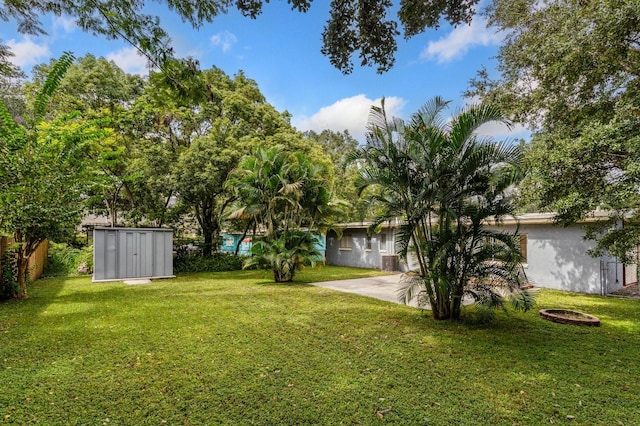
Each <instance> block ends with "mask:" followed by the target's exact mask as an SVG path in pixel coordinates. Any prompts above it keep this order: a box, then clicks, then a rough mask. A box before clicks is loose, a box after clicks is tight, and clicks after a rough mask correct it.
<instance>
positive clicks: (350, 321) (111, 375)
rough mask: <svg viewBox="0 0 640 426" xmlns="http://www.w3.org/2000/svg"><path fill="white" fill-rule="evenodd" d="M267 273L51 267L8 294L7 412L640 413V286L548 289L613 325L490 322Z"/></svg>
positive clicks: (303, 276) (73, 418)
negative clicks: (625, 293)
mask: <svg viewBox="0 0 640 426" xmlns="http://www.w3.org/2000/svg"><path fill="white" fill-rule="evenodd" d="M371 273H375V271H366V270H357V269H356V270H354V269H349V268H335V267H323V268H321V269H307V270H305V271H303V272H302V273H300V275H299V277H298V279H299V282H302V283H304V282H313V281H316V280H323V279H328V280H333V279H336V278H337V277H341V278H353V277H354V275H357V274H364V275H366V274H371ZM269 279H270V273H269V272H263V271H240V272H232V273H209V274H189V275H184V276H180V277H179V278H178V279H174V280H158V281H154V282H153V283H152V284H149V285H139V286H127V285H124V284H122V283H100V284H92V283H91V282H90V280H89V279H88V278H66V279H63V278H54V279H48V280H43V281H40V282H37V283H36V284H35V285H34V286H33V287H32V289H30V295H31V298H30V299H28V300H25V301H12V302H9V303H4V304H0V423H7V424H11V423H14V424H29V423H31V424H83V425H85V424H130V425H144V424H163V423H165V422H166V424H190V425H194V424H331V425H334V424H379V423H388V424H424V425H449V424H460V425H477V424H489V423H494V424H510V425H511V424H516V425H538V424H543V423H544V424H549V423H554V424H558V423H567V422H569V420H568V419H567V416H573V417H574V420H573V421H572V422H571V423H573V424H584V425H598V424H602V425H611V424H614V425H615V424H624V425H631V424H640V396H639V395H640V384H639V383H638V379H637V378H638V377H639V376H640V367H639V362H638V361H639V360H638V354H639V351H638V348H640V305H639V304H638V301H629V300H620V299H614V298H602V297H596V296H585V295H576V294H570V293H563V292H557V291H541V292H540V294H539V298H538V307H537V308H538V309H543V308H570V309H577V310H581V311H584V312H588V313H590V314H593V315H596V316H598V317H599V318H600V319H601V321H602V324H603V325H602V327H600V328H582V327H575V326H567V325H561V324H555V323H551V322H548V321H543V320H541V319H540V318H539V317H538V314H537V309H536V310H535V312H529V313H517V312H512V311H510V312H507V313H499V314H498V315H497V317H496V319H495V321H494V322H493V323H492V324H490V325H488V326H487V325H480V324H474V323H473V322H470V321H466V322H465V321H463V322H458V323H451V322H435V321H433V320H432V319H431V318H430V317H429V315H428V314H426V315H425V314H421V313H420V311H418V310H415V309H413V308H409V307H405V306H400V305H395V304H392V303H387V302H383V301H378V300H374V299H370V298H366V297H361V296H357V295H353V294H347V293H340V292H335V291H331V290H328V289H324V288H319V287H313V286H308V285H305V284H300V283H293V284H289V285H276V284H273V283H270V282H269ZM378 412H380V414H378Z"/></svg>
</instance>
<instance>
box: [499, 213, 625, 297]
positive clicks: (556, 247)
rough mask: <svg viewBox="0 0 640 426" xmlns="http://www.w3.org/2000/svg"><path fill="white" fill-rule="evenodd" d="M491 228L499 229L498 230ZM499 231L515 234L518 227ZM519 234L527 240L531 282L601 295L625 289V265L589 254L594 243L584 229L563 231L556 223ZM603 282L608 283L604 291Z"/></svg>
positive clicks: (522, 226)
mask: <svg viewBox="0 0 640 426" xmlns="http://www.w3.org/2000/svg"><path fill="white" fill-rule="evenodd" d="M491 228H493V229H496V227H495V226H492V227H491ZM498 229H504V230H508V231H513V230H515V225H505V226H502V227H500V228H498ZM518 233H519V234H524V235H526V236H527V262H526V263H525V264H524V269H525V273H526V274H527V279H528V280H529V281H530V282H531V283H532V284H534V285H535V286H538V287H545V288H553V289H557V290H568V291H574V292H579V293H592V294H601V293H602V292H603V291H605V290H606V291H609V292H610V291H614V290H615V289H617V288H619V287H621V286H622V284H623V283H622V265H620V264H617V263H616V262H615V259H611V258H602V259H600V258H594V257H591V256H589V255H588V254H587V251H588V250H589V249H591V248H593V246H594V243H593V241H587V240H585V239H584V230H583V229H582V227H581V226H578V225H576V226H569V227H566V228H565V227H559V226H555V225H553V224H552V223H544V224H526V223H521V224H520V226H519V229H518ZM601 274H604V276H602V278H603V279H604V280H606V283H607V285H606V287H608V288H606V289H605V288H603V284H602V283H603V282H605V281H602V280H601Z"/></svg>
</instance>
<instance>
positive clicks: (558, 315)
mask: <svg viewBox="0 0 640 426" xmlns="http://www.w3.org/2000/svg"><path fill="white" fill-rule="evenodd" d="M540 316H541V317H542V318H544V319H546V320H549V321H553V322H557V323H560V324H574V325H588V326H595V327H597V326H599V325H600V320H599V319H598V318H597V317H594V316H593V315H589V314H585V313H583V312H578V311H572V310H571V309H542V310H540Z"/></svg>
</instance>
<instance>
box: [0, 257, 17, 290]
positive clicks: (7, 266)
mask: <svg viewBox="0 0 640 426" xmlns="http://www.w3.org/2000/svg"><path fill="white" fill-rule="evenodd" d="M15 266H16V265H15V253H14V252H13V251H11V250H7V251H6V252H5V253H4V254H3V255H2V259H0V300H7V299H11V298H13V297H15V296H16V294H18V280H17V279H16V271H15V269H16V268H15Z"/></svg>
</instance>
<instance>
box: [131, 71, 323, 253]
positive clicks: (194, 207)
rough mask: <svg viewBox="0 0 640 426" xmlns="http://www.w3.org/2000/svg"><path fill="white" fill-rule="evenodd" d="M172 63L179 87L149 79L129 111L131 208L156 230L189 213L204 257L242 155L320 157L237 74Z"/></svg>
mask: <svg viewBox="0 0 640 426" xmlns="http://www.w3.org/2000/svg"><path fill="white" fill-rule="evenodd" d="M173 65H175V66H176V68H175V70H176V71H180V72H181V73H182V77H181V81H182V84H180V85H176V84H174V82H173V80H172V79H171V78H168V77H167V76H166V75H164V74H162V73H154V74H152V75H151V79H150V82H149V86H148V87H147V88H146V90H145V93H144V94H143V95H142V96H140V97H139V98H138V99H137V100H136V103H135V105H134V107H133V109H132V112H133V115H132V116H133V117H134V119H135V120H138V121H139V122H141V127H140V129H144V133H143V134H142V136H141V138H140V140H141V143H139V144H138V148H137V154H136V160H135V168H136V169H137V170H138V171H139V172H141V174H140V178H139V179H138V180H137V181H136V182H135V185H134V186H135V188H134V191H133V192H134V197H135V198H136V200H137V207H136V210H137V214H139V217H141V218H146V219H148V220H154V221H156V223H157V224H159V223H166V222H167V220H168V219H169V218H170V216H171V214H172V212H180V213H182V212H184V211H188V212H189V213H190V214H191V215H192V217H193V218H195V220H196V221H197V223H198V225H199V227H200V229H201V230H202V235H203V237H204V245H203V246H202V250H203V254H204V255H206V256H208V255H210V254H211V253H212V251H215V249H216V248H217V244H218V240H219V235H220V230H221V228H222V220H223V217H224V211H225V209H226V208H227V206H228V205H229V203H230V202H231V201H233V199H234V193H233V191H231V190H230V189H229V188H228V187H227V186H226V185H225V182H226V180H227V177H228V174H229V172H230V171H231V170H233V169H234V168H235V167H236V166H237V165H238V161H239V160H240V158H241V157H242V156H243V155H245V154H248V153H250V152H251V151H252V150H253V148H254V147H255V146H257V145H259V144H265V145H269V146H272V145H276V144H282V145H284V146H287V147H289V148H290V149H292V150H301V151H304V152H308V153H310V154H313V155H315V156H316V157H318V156H319V155H321V151H320V149H319V147H317V146H314V145H313V144H311V143H309V142H308V141H306V140H305V139H304V138H303V137H302V135H301V134H300V133H298V132H296V131H295V129H294V128H293V127H292V126H291V124H290V123H289V115H288V113H286V112H285V113H280V112H278V111H276V110H275V108H273V106H271V105H270V104H268V103H267V102H266V100H265V98H264V96H263V95H262V93H261V92H260V90H259V88H258V85H257V84H256V82H255V81H253V80H251V79H249V78H247V77H246V76H245V75H244V74H243V73H242V72H240V73H238V74H237V75H235V76H234V77H229V76H227V75H226V74H225V73H224V72H223V71H222V70H220V69H218V68H215V67H214V68H211V69H207V70H202V71H201V70H200V69H199V68H198V66H197V64H196V63H194V62H189V61H186V62H184V63H182V64H179V63H176V62H174V63H172V66H173ZM185 88H188V90H185Z"/></svg>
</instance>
